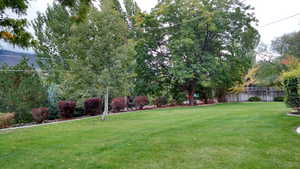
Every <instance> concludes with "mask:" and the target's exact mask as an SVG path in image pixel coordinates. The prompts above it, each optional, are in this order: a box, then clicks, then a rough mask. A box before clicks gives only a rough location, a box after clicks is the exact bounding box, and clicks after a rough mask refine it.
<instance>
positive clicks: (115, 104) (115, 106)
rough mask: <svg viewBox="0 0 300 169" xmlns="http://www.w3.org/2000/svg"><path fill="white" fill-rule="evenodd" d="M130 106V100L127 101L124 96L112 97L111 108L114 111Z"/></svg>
mask: <svg viewBox="0 0 300 169" xmlns="http://www.w3.org/2000/svg"><path fill="white" fill-rule="evenodd" d="M127 106H128V100H127V102H126V100H125V98H124V97H117V98H114V99H112V102H111V108H112V112H114V113H115V112H120V110H122V109H124V108H126V107H127Z"/></svg>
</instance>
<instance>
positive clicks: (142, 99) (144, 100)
mask: <svg viewBox="0 0 300 169" xmlns="http://www.w3.org/2000/svg"><path fill="white" fill-rule="evenodd" d="M134 102H135V107H136V108H137V109H143V107H144V106H145V105H147V104H149V100H148V97H147V96H136V97H135V99H134Z"/></svg>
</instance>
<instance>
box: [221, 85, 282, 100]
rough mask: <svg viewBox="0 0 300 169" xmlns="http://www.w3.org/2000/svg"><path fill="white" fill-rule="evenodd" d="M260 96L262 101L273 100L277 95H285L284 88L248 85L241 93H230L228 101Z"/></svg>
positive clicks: (227, 97)
mask: <svg viewBox="0 0 300 169" xmlns="http://www.w3.org/2000/svg"><path fill="white" fill-rule="evenodd" d="M255 96H256V97H259V98H261V100H262V101H265V102H272V101H274V98H276V97H282V96H284V92H283V91H282V90H278V89H276V88H271V87H247V88H245V91H244V92H242V93H240V94H228V95H227V96H226V101H227V102H246V101H248V99H249V98H250V97H255Z"/></svg>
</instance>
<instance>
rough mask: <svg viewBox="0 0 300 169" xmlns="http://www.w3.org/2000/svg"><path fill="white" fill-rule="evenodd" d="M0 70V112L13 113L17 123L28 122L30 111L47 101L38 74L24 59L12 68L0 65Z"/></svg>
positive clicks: (45, 92)
mask: <svg viewBox="0 0 300 169" xmlns="http://www.w3.org/2000/svg"><path fill="white" fill-rule="evenodd" d="M0 69H1V71H0V111H1V112H15V113H16V121H17V122H20V123H21V122H30V121H31V120H32V118H31V113H30V112H31V109H33V108H38V107H40V106H44V105H45V103H46V101H47V91H46V89H45V87H44V86H43V84H42V81H41V79H40V76H39V74H38V73H37V72H36V71H35V68H34V67H33V66H32V65H30V64H29V62H28V59H26V58H24V59H22V60H21V62H20V63H19V64H17V65H15V66H13V67H9V66H7V65H0Z"/></svg>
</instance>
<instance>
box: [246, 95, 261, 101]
mask: <svg viewBox="0 0 300 169" xmlns="http://www.w3.org/2000/svg"><path fill="white" fill-rule="evenodd" d="M248 101H249V102H260V101H261V98H260V97H257V96H254V97H250V98H249V99H248Z"/></svg>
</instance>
